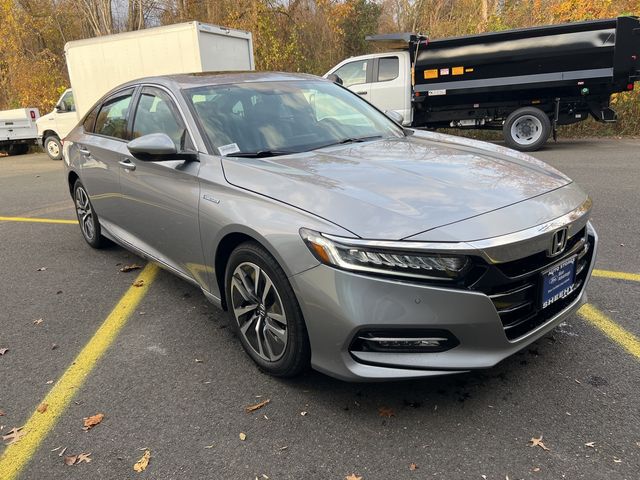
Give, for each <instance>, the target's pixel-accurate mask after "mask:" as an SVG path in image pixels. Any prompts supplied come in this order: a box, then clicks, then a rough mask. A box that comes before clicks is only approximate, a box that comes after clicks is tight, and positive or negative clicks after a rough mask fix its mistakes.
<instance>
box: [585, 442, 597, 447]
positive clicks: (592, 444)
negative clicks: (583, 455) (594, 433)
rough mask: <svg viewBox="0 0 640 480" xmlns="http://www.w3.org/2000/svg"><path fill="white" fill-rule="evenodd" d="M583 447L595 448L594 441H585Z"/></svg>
mask: <svg viewBox="0 0 640 480" xmlns="http://www.w3.org/2000/svg"><path fill="white" fill-rule="evenodd" d="M584 446H585V447H589V448H596V442H587V443H585V444H584Z"/></svg>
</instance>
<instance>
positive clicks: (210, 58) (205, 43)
mask: <svg viewBox="0 0 640 480" xmlns="http://www.w3.org/2000/svg"><path fill="white" fill-rule="evenodd" d="M64 52H65V56H66V60H67V68H68V69H69V79H70V80H71V87H72V88H73V94H74V97H75V101H76V112H77V114H78V118H81V117H82V116H83V115H84V114H85V113H86V112H87V110H88V109H89V108H90V107H91V106H92V105H93V104H94V103H95V102H96V101H97V100H98V99H99V98H100V97H101V96H102V95H104V94H105V93H106V92H108V91H109V90H111V89H112V88H114V87H116V86H118V85H120V84H122V83H124V82H128V81H130V80H135V79H136V78H141V77H148V76H153V75H169V74H174V73H193V72H207V71H223V70H224V71H227V70H253V69H254V60H253V43H252V38H251V33H250V32H245V31H242V30H234V29H230V28H224V27H219V26H216V25H206V24H203V23H199V22H188V23H178V24H175V25H167V26H164V27H156V28H147V29H145V30H137V31H135V32H127V33H119V34H116V35H107V36H103V37H96V38H91V39H86V40H78V41H74V42H68V43H67V44H66V45H65V48H64Z"/></svg>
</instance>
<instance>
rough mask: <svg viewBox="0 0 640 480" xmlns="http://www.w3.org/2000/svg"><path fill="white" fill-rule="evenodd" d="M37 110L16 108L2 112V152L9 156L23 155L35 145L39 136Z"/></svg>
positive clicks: (0, 129)
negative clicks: (30, 146)
mask: <svg viewBox="0 0 640 480" xmlns="http://www.w3.org/2000/svg"><path fill="white" fill-rule="evenodd" d="M39 116H40V113H39V112H38V109H37V108H16V109H13V110H3V111H1V112H0V150H1V151H5V152H7V153H8V154H9V155H22V154H24V153H27V152H28V151H29V145H32V144H33V145H35V144H36V139H37V136H38V131H37V128H36V120H37V119H38V117H39Z"/></svg>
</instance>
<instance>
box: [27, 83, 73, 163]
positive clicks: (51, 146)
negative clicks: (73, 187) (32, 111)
mask: <svg viewBox="0 0 640 480" xmlns="http://www.w3.org/2000/svg"><path fill="white" fill-rule="evenodd" d="M77 123H78V116H77V113H76V102H75V99H74V97H73V91H72V90H71V89H70V88H69V89H67V90H65V91H64V93H63V94H62V95H61V96H60V99H59V100H58V102H57V103H56V106H55V108H54V109H53V110H52V111H51V112H49V113H47V114H46V115H43V116H42V117H40V118H39V119H38V121H37V122H36V125H37V126H38V138H39V139H40V143H41V145H42V146H43V147H44V150H45V152H47V155H49V158H51V160H61V159H62V142H61V140H62V139H63V138H64V137H66V136H67V134H68V133H69V132H70V131H71V130H72V129H73V127H75V126H76V124H77Z"/></svg>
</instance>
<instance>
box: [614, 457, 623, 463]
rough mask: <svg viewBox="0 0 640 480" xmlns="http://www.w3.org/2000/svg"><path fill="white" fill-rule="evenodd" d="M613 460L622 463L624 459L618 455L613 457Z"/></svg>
mask: <svg viewBox="0 0 640 480" xmlns="http://www.w3.org/2000/svg"><path fill="white" fill-rule="evenodd" d="M613 461H614V462H616V463H622V459H620V458H618V457H613Z"/></svg>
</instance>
